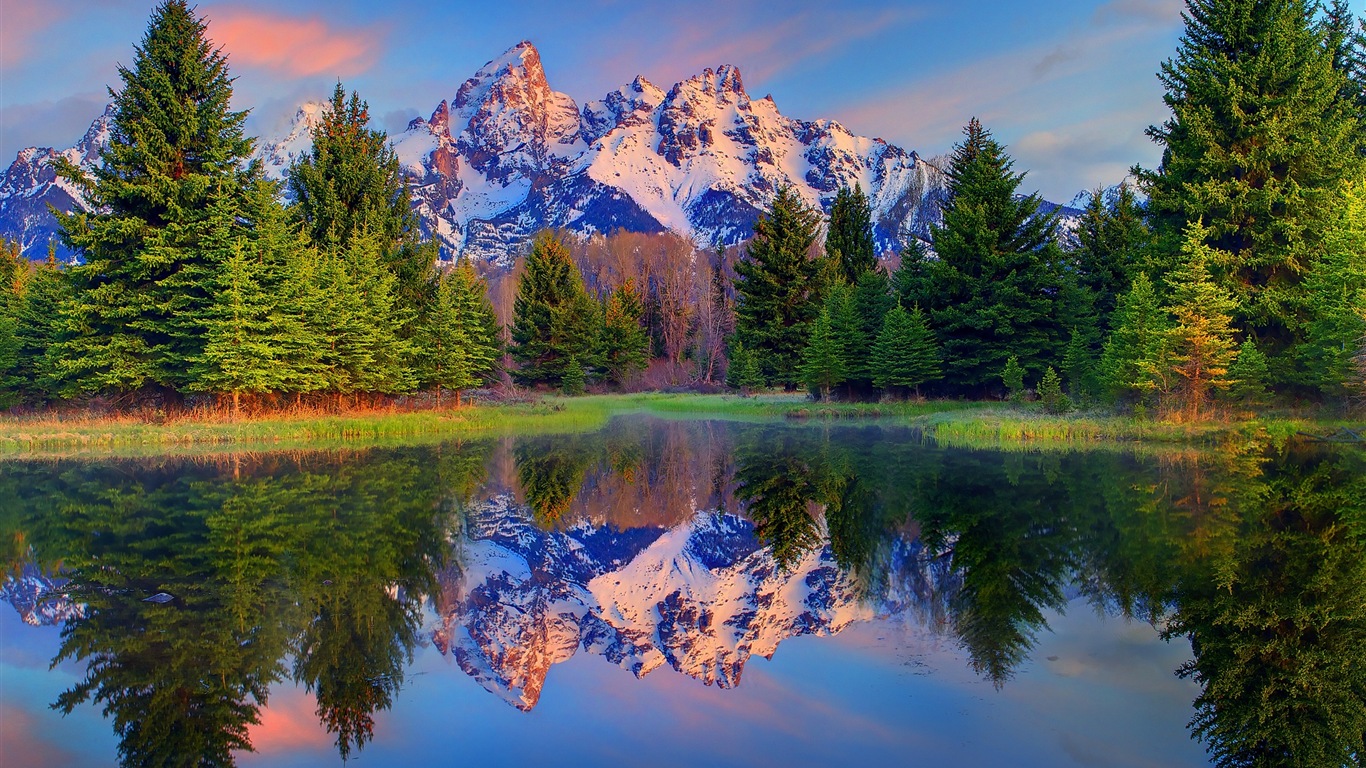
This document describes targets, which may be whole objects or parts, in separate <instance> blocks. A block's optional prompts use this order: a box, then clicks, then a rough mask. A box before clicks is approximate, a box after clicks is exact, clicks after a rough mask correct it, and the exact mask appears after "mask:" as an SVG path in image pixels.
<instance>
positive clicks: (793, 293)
mask: <svg viewBox="0 0 1366 768" xmlns="http://www.w3.org/2000/svg"><path fill="white" fill-rule="evenodd" d="M819 229H820V217H819V215H818V214H817V213H816V212H815V211H813V210H811V209H810V208H807V207H806V205H805V204H803V203H802V201H801V199H800V198H799V197H798V196H797V194H796V193H795V192H794V191H792V189H791V188H789V187H782V188H780V189H779V190H778V193H777V195H776V196H775V197H774V198H773V206H772V207H771V208H770V209H769V211H768V213H767V214H765V215H764V216H762V217H761V218H760V219H759V221H758V222H756V223H755V224H754V239H753V240H751V241H750V243H749V247H748V249H747V251H746V253H745V256H744V258H742V259H740V261H738V262H737V263H736V265H735V272H736V275H737V277H738V279H737V280H736V283H735V289H736V292H737V294H738V300H737V302H736V307H735V333H736V335H737V336H738V337H739V339H740V341H741V342H743V343H744V346H745V348H746V349H747V350H749V351H750V352H751V353H752V354H753V355H754V356H755V358H756V361H757V362H758V364H759V366H760V368H761V370H762V371H763V373H764V377H765V379H767V380H768V381H771V382H773V383H774V384H781V385H783V386H784V387H786V388H788V389H792V388H794V387H795V386H796V384H797V382H798V379H799V378H800V376H799V370H798V369H799V367H800V364H801V354H802V350H803V349H805V348H806V344H807V340H808V338H809V337H810V325H811V322H812V320H813V319H814V318H815V316H816V314H817V312H818V311H819V304H817V302H816V299H817V298H818V294H819V281H820V279H821V277H822V271H821V264H820V261H821V260H818V259H812V258H811V254H810V252H811V247H812V245H813V244H814V243H815V241H816V236H817V233H818V231H819Z"/></svg>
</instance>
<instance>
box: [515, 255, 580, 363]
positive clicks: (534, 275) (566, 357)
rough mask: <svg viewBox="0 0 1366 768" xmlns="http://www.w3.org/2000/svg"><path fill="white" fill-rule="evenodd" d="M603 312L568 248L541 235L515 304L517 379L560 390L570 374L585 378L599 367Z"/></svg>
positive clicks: (520, 284) (518, 286)
mask: <svg viewBox="0 0 1366 768" xmlns="http://www.w3.org/2000/svg"><path fill="white" fill-rule="evenodd" d="M599 309H600V308H599V306H598V303H597V302H596V301H594V300H593V299H592V298H591V297H590V296H589V295H588V292H587V291H586V290H585V289H584V285H583V277H582V276H581V275H580V274H579V269H578V267H576V266H574V262H573V260H572V259H571V258H570V256H569V249H568V248H567V247H565V245H564V243H563V242H562V241H561V240H560V239H559V238H557V237H556V236H555V235H554V234H552V233H550V232H542V233H541V234H540V235H538V236H537V237H536V241H535V242H534V243H533V244H532V246H531V254H530V255H529V256H527V260H526V271H525V272H524V273H523V274H522V277H521V280H519V281H518V283H517V297H516V299H515V300H514V302H513V305H512V313H513V319H512V343H513V347H512V358H513V360H515V361H516V362H517V364H518V369H517V372H516V374H515V376H516V378H517V379H518V380H519V381H522V382H525V383H528V384H539V383H545V384H551V385H556V386H558V385H559V384H560V382H561V380H562V379H564V377H565V376H567V375H573V376H579V375H583V373H584V368H585V367H597V362H598V359H599V346H600V336H599V334H600V332H601V328H602V320H601V319H599V317H598V313H599ZM571 371H576V372H574V373H571Z"/></svg>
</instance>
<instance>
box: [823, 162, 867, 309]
mask: <svg viewBox="0 0 1366 768" xmlns="http://www.w3.org/2000/svg"><path fill="white" fill-rule="evenodd" d="M825 254H826V258H827V259H828V260H830V261H831V262H834V263H836V264H837V265H838V266H839V275H840V277H841V278H843V280H844V281H845V282H846V283H848V284H849V285H855V284H856V283H858V281H859V278H860V277H862V276H863V275H864V274H865V273H868V272H872V271H873V270H875V269H877V248H876V244H875V243H874V240H873V210H872V208H871V207H870V206H869V204H868V197H867V196H866V195H864V194H863V187H862V186H860V185H858V184H855V185H854V188H853V189H852V190H851V189H849V188H848V187H840V190H839V191H838V192H836V193H835V202H834V203H833V204H831V206H830V227H829V230H828V231H827V232H826V235H825Z"/></svg>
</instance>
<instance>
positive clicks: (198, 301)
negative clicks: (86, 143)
mask: <svg viewBox="0 0 1366 768" xmlns="http://www.w3.org/2000/svg"><path fill="white" fill-rule="evenodd" d="M118 75H119V78H120V80H122V82H123V88H122V89H121V90H119V91H114V90H113V89H112V88H111V89H110V96H111V97H112V99H113V102H114V103H113V116H112V120H111V121H110V134H109V144H108V145H107V146H106V147H105V149H103V150H102V151H101V159H102V161H103V162H102V164H101V165H100V167H99V168H98V169H96V170H95V171H94V175H93V177H86V176H84V175H83V174H82V173H81V172H80V171H79V170H78V169H76V168H75V167H74V166H71V165H65V166H63V167H61V168H60V173H61V174H62V175H63V176H65V177H66V178H68V179H69V180H71V181H72V182H74V183H76V184H77V185H78V186H79V187H80V188H81V189H82V191H83V192H84V194H85V199H86V200H87V202H88V204H89V207H88V208H87V209H86V210H84V211H79V212H74V213H70V214H58V215H57V219H58V222H59V224H60V225H61V228H62V234H61V237H62V240H63V242H64V243H65V244H66V245H67V247H69V248H71V249H73V250H74V251H76V252H77V253H78V254H79V255H80V257H81V261H80V263H79V264H78V265H76V266H74V267H72V268H71V270H70V274H71V279H72V282H73V283H74V287H75V293H74V298H73V301H72V302H71V306H69V307H68V308H67V309H66V311H65V313H64V314H65V315H66V317H67V319H68V325H69V327H68V332H67V334H66V338H65V339H63V340H62V341H61V342H60V345H61V348H60V350H59V352H58V354H56V355H55V356H54V357H55V359H57V360H59V368H60V371H59V372H60V374H61V375H63V376H65V377H66V378H68V379H70V380H71V381H72V387H71V389H73V390H75V391H83V392H94V391H100V390H116V391H125V392H127V391H132V390H138V389H141V388H143V387H146V386H148V385H159V386H161V387H167V388H176V387H181V386H183V385H184V384H185V383H186V381H187V371H188V369H189V361H190V359H192V358H193V357H194V356H195V355H197V354H198V353H199V352H200V351H201V350H202V347H203V339H202V333H197V332H195V331H194V329H189V330H186V329H184V328H176V327H175V326H176V325H177V321H178V320H180V319H183V318H195V317H200V316H202V314H203V311H204V307H205V306H206V305H207V304H208V303H209V299H210V297H209V295H208V293H207V291H206V290H205V285H204V279H203V278H204V277H205V276H207V275H209V274H212V273H213V271H214V269H215V267H216V265H214V264H212V263H211V259H212V255H211V254H212V253H214V251H213V250H212V249H208V248H205V247H203V242H202V241H203V239H204V237H205V235H206V232H207V231H208V229H209V227H210V223H209V221H208V218H209V211H210V210H211V209H212V208H213V202H214V201H215V200H216V199H218V198H221V197H227V198H236V197H239V196H240V195H241V194H242V191H243V189H244V185H245V183H246V182H247V181H248V180H249V178H250V177H251V175H252V174H254V173H255V172H256V171H255V170H254V169H247V168H246V166H245V161H246V159H247V157H248V156H249V155H250V154H251V148H252V143H251V141H250V140H249V139H248V138H246V137H245V136H244V134H243V123H244V121H245V119H246V113H245V112H235V111H232V110H231V109H230V102H231V99H232V78H231V77H230V76H229V75H228V64H227V59H226V58H225V57H224V56H223V54H222V53H221V51H219V50H216V49H214V47H213V45H212V44H211V43H210V41H209V39H208V37H207V28H206V26H205V23H204V21H203V20H202V19H200V18H198V17H197V16H195V14H194V12H193V10H192V9H191V8H190V7H189V6H188V5H187V4H186V2H184V0H167V2H163V3H162V4H161V5H159V6H157V8H156V10H155V11H153V13H152V18H151V20H150V22H149V23H148V27H147V34H146V36H145V37H144V38H143V40H142V43H141V45H139V46H137V48H136V49H135V51H134V56H133V65H132V66H131V67H123V66H120V67H119V68H118Z"/></svg>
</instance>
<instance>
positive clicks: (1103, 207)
mask: <svg viewBox="0 0 1366 768" xmlns="http://www.w3.org/2000/svg"><path fill="white" fill-rule="evenodd" d="M1074 234H1075V235H1076V238H1077V247H1076V249H1075V250H1074V251H1073V252H1072V254H1071V256H1072V259H1073V260H1074V261H1075V262H1076V269H1077V273H1078V276H1079V282H1080V284H1081V285H1082V286H1083V287H1085V288H1087V289H1089V290H1090V291H1091V293H1092V300H1093V302H1094V311H1095V315H1096V319H1097V321H1098V323H1097V325H1099V327H1100V328H1101V330H1102V331H1108V330H1109V329H1110V325H1109V322H1110V315H1111V314H1112V313H1113V312H1114V310H1115V303H1116V302H1117V301H1118V300H1119V297H1120V296H1122V295H1123V294H1124V292H1125V291H1127V290H1129V282H1130V281H1131V280H1132V279H1133V276H1134V274H1135V273H1136V272H1137V271H1138V270H1139V269H1140V268H1141V266H1142V265H1143V262H1144V260H1145V259H1146V258H1147V255H1148V254H1147V250H1148V247H1149V243H1150V240H1151V237H1152V235H1151V232H1149V230H1148V226H1147V224H1146V223H1144V221H1143V211H1142V209H1141V208H1140V206H1139V204H1138V200H1137V198H1136V197H1135V195H1134V191H1133V189H1132V188H1131V187H1130V186H1129V185H1128V184H1121V185H1120V187H1119V190H1118V191H1117V192H1116V193H1115V195H1114V197H1113V199H1107V198H1106V195H1105V191H1104V190H1102V189H1097V190H1095V191H1094V192H1092V193H1091V197H1090V199H1089V200H1088V201H1087V204H1086V209H1085V211H1084V212H1083V214H1082V217H1081V221H1080V222H1079V223H1078V226H1077V228H1076V230H1075V232H1074Z"/></svg>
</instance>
